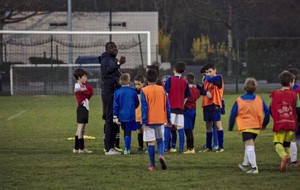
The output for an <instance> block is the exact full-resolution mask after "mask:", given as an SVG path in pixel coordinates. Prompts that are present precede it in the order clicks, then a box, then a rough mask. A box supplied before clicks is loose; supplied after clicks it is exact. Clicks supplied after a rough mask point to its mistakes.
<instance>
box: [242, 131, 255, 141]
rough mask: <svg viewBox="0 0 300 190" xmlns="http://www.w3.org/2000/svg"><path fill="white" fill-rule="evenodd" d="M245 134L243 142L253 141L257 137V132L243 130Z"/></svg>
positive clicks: (243, 134)
mask: <svg viewBox="0 0 300 190" xmlns="http://www.w3.org/2000/svg"><path fill="white" fill-rule="evenodd" d="M242 136H243V142H245V141H248V140H251V139H253V141H254V140H255V139H256V137H257V134H255V133H249V132H242Z"/></svg>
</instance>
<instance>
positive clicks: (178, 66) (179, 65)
mask: <svg viewBox="0 0 300 190" xmlns="http://www.w3.org/2000/svg"><path fill="white" fill-rule="evenodd" d="M175 71H176V72H177V73H180V74H182V73H184V71H185V63H184V62H182V61H179V62H177V63H176V64H175Z"/></svg>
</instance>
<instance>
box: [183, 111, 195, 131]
mask: <svg viewBox="0 0 300 190" xmlns="http://www.w3.org/2000/svg"><path fill="white" fill-rule="evenodd" d="M195 120H196V110H194V109H188V110H187V111H185V112H184V129H185V130H193V129H194V126H195Z"/></svg>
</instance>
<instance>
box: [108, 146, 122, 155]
mask: <svg viewBox="0 0 300 190" xmlns="http://www.w3.org/2000/svg"><path fill="white" fill-rule="evenodd" d="M120 154H121V153H120V152H117V151H115V149H113V148H111V149H110V150H109V151H108V152H105V155H120Z"/></svg>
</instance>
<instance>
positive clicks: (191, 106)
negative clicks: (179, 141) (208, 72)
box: [184, 73, 200, 154]
mask: <svg viewBox="0 0 300 190" xmlns="http://www.w3.org/2000/svg"><path fill="white" fill-rule="evenodd" d="M185 78H186V80H187V82H188V84H189V87H190V92H191V96H190V97H189V98H188V99H187V101H186V103H185V105H184V132H185V135H186V148H187V150H186V151H185V152H184V154H195V149H194V134H193V130H194V127H195V120H196V101H197V100H198V99H199V98H200V91H199V89H198V88H197V87H196V86H195V85H194V84H195V76H194V74H193V73H187V74H186V76H185Z"/></svg>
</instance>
